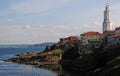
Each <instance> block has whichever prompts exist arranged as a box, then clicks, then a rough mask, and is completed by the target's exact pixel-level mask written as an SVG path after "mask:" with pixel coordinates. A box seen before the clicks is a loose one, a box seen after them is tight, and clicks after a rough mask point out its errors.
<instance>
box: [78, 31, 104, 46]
mask: <svg viewBox="0 0 120 76" xmlns="http://www.w3.org/2000/svg"><path fill="white" fill-rule="evenodd" d="M80 36H81V41H82V44H83V45H86V44H90V43H93V44H94V43H99V42H100V43H101V42H102V38H103V34H101V33H99V32H95V31H89V32H85V33H83V34H81V35H80Z"/></svg>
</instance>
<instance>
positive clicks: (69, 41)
mask: <svg viewBox="0 0 120 76" xmlns="http://www.w3.org/2000/svg"><path fill="white" fill-rule="evenodd" d="M77 41H78V37H77V36H69V37H66V38H60V41H59V42H58V44H59V45H60V46H62V45H64V44H73V43H75V42H77Z"/></svg>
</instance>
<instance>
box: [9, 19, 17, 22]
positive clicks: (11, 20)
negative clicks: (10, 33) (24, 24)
mask: <svg viewBox="0 0 120 76" xmlns="http://www.w3.org/2000/svg"><path fill="white" fill-rule="evenodd" d="M8 22H16V19H12V18H9V19H8Z"/></svg>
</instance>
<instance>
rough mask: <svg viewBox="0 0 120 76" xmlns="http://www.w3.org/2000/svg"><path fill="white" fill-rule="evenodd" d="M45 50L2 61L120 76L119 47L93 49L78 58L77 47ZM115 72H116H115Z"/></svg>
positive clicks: (104, 75) (97, 75) (101, 75)
mask: <svg viewBox="0 0 120 76" xmlns="http://www.w3.org/2000/svg"><path fill="white" fill-rule="evenodd" d="M64 49H66V50H65V51H63V50H62V49H60V48H55V47H54V49H53V48H52V49H49V50H48V49H46V50H48V51H46V50H45V51H44V52H36V53H30V52H29V53H24V54H19V55H17V57H16V58H11V59H6V60H4V61H7V62H14V63H19V64H27V65H36V66H39V67H47V66H49V65H57V64H61V66H62V67H63V68H65V69H69V70H73V71H77V72H87V73H88V72H91V73H93V74H95V76H106V75H107V76H111V75H112V76H119V75H120V73H119V72H120V47H119V46H117V47H109V48H102V47H100V48H95V49H93V50H91V51H87V52H86V53H85V54H84V55H82V56H79V54H78V52H77V51H76V50H77V46H74V47H69V48H64ZM116 70H117V71H116ZM89 76H91V75H89Z"/></svg>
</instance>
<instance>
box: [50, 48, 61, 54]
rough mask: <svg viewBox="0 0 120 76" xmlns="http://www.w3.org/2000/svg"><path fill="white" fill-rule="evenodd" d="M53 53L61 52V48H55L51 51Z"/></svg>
mask: <svg viewBox="0 0 120 76" xmlns="http://www.w3.org/2000/svg"><path fill="white" fill-rule="evenodd" d="M51 52H52V53H53V54H61V53H62V50H61V49H55V50H52V51H51Z"/></svg>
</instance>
